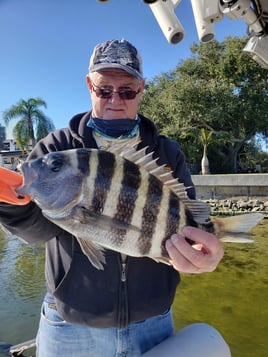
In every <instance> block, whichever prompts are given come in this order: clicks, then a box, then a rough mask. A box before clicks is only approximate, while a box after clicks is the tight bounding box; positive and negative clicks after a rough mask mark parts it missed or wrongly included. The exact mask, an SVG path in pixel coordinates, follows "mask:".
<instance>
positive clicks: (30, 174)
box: [15, 163, 38, 198]
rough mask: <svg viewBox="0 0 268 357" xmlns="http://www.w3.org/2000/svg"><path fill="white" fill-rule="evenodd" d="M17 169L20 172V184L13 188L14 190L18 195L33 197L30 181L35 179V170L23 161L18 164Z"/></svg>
mask: <svg viewBox="0 0 268 357" xmlns="http://www.w3.org/2000/svg"><path fill="white" fill-rule="evenodd" d="M18 170H19V171H20V173H21V174H22V185H21V186H19V187H17V188H16V189H15V192H16V193H17V194H18V195H19V196H22V197H24V196H26V195H30V196H31V197H32V198H33V194H32V192H31V189H30V188H31V186H32V183H33V182H34V181H35V180H36V179H37V177H38V175H37V173H36V171H35V170H34V169H33V168H32V167H31V166H30V165H29V164H28V163H23V164H20V165H18Z"/></svg>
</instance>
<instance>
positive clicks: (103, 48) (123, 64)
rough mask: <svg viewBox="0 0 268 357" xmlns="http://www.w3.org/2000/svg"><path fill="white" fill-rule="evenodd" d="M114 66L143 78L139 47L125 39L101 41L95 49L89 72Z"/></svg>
mask: <svg viewBox="0 0 268 357" xmlns="http://www.w3.org/2000/svg"><path fill="white" fill-rule="evenodd" d="M112 68H115V69H116V68H117V69H122V70H123V71H126V72H128V73H129V74H131V75H132V76H134V77H136V78H138V79H142V78H143V74H142V61H141V57H140V55H139V53H138V51H137V49H136V48H135V47H134V46H133V45H132V44H131V43H129V42H128V41H126V40H124V39H122V40H109V41H106V42H103V43H99V44H98V45H97V46H96V47H95V48H94V50H93V53H92V56H91V58H90V62H89V72H97V71H101V70H103V69H112Z"/></svg>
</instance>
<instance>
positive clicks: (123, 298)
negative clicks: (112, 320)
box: [119, 257, 128, 328]
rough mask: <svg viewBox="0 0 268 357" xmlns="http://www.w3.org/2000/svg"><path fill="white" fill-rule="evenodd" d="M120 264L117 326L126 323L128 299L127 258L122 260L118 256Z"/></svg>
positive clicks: (125, 324)
mask: <svg viewBox="0 0 268 357" xmlns="http://www.w3.org/2000/svg"><path fill="white" fill-rule="evenodd" d="M120 265H121V289H120V297H119V298H120V304H119V327H120V328H123V327H126V326H127V324H128V299H127V284H126V281H127V274H126V272H127V259H126V261H125V262H122V257H120Z"/></svg>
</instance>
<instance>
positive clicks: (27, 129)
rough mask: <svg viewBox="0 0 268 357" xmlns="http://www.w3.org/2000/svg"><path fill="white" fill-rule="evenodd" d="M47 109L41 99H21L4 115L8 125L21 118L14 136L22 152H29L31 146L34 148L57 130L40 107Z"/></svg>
mask: <svg viewBox="0 0 268 357" xmlns="http://www.w3.org/2000/svg"><path fill="white" fill-rule="evenodd" d="M40 106H43V107H45V108H46V107H47V104H46V102H45V101H44V100H43V99H41V98H29V99H28V100H23V99H21V100H20V101H19V102H18V103H17V104H15V105H12V106H11V107H10V108H9V109H8V110H6V111H5V112H4V114H3V119H4V122H5V124H6V125H8V124H9V122H10V121H11V120H12V119H16V118H20V120H19V121H18V122H17V124H16V125H15V126H14V129H13V136H14V139H15V140H16V143H17V145H18V147H19V148H20V149H21V150H22V151H24V150H25V151H29V147H30V144H32V146H34V145H35V144H36V142H37V141H38V140H40V139H41V138H42V137H44V136H46V135H47V134H48V133H49V132H51V131H52V130H54V129H55V127H54V124H53V123H52V121H51V120H50V119H49V118H48V117H47V116H46V115H45V114H44V113H43V112H42V110H40V109H39V108H38V107H40Z"/></svg>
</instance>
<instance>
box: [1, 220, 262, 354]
mask: <svg viewBox="0 0 268 357" xmlns="http://www.w3.org/2000/svg"><path fill="white" fill-rule="evenodd" d="M251 234H252V236H253V237H254V239H255V240H256V242H255V243H254V244H225V256H224V258H223V260H222V262H221V263H220V265H219V266H218V268H217V270H216V271H215V272H213V273H207V274H201V275H183V276H182V282H181V285H180V287H179V288H178V290H177V295H176V299H175V303H174V306H173V312H174V319H175V326H176V329H177V330H178V329H180V328H182V327H184V326H186V325H187V324H190V323H194V322H200V321H202V322H207V323H209V324H211V325H213V326H214V327H216V328H217V329H218V330H219V331H220V332H221V333H222V334H223V336H224V337H225V339H226V341H227V342H228V344H229V345H230V347H231V351H232V356H233V357H267V356H268V294H267V293H268V219H265V220H263V221H262V222H261V223H259V224H258V226H257V227H256V228H255V229H254V230H253V231H252V232H251ZM43 270H44V247H43V246H34V247H32V246H28V245H25V244H22V243H21V242H20V241H19V240H18V239H16V238H14V237H5V235H0V341H5V342H8V343H10V344H17V343H20V342H24V341H27V340H30V339H32V338H34V337H35V334H36V331H37V327H38V321H39V310H40V306H41V302H42V299H43V295H44V291H45V287H44V286H45V285H44V273H43ZM0 349H1V348H0ZM0 356H3V354H2V355H1V352H0ZM197 357H198V356H197ZM215 357H216V356H215Z"/></svg>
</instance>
